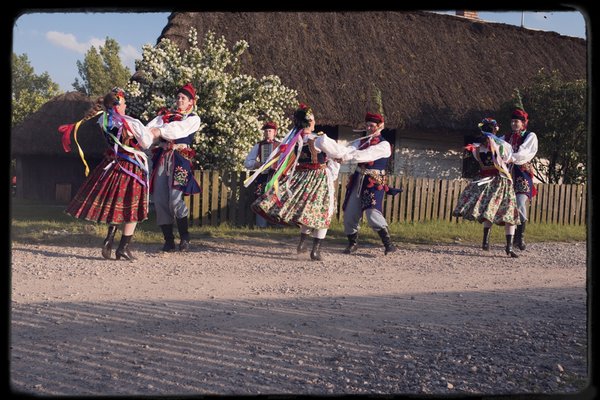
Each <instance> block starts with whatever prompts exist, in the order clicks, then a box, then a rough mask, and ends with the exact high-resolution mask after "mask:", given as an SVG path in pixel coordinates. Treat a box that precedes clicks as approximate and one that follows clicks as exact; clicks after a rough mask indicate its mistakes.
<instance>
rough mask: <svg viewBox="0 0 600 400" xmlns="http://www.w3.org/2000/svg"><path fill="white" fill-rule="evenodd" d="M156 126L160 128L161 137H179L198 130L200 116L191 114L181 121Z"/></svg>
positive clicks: (170, 138)
mask: <svg viewBox="0 0 600 400" xmlns="http://www.w3.org/2000/svg"><path fill="white" fill-rule="evenodd" d="M157 128H158V129H160V137H162V138H163V139H167V140H175V139H181V138H184V137H186V136H189V135H190V134H192V133H194V132H196V131H198V129H199V128H200V117H199V116H197V115H192V116H189V117H187V118H186V119H183V120H181V121H173V122H169V123H168V124H164V125H163V126H161V127H157Z"/></svg>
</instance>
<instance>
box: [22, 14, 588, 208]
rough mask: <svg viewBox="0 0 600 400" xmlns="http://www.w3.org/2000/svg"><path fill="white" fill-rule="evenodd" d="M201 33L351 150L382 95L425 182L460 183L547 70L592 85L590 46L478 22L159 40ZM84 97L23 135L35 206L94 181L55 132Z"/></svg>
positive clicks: (60, 103) (392, 21) (302, 19)
mask: <svg viewBox="0 0 600 400" xmlns="http://www.w3.org/2000/svg"><path fill="white" fill-rule="evenodd" d="M190 27H194V28H196V30H197V31H198V38H199V40H201V39H202V38H203V37H204V35H205V33H206V32H207V31H213V32H215V33H216V34H217V36H224V37H225V38H226V39H227V41H228V42H229V43H230V44H233V43H235V42H236V41H238V40H241V39H243V40H246V41H247V42H248V43H249V49H248V50H247V51H246V52H245V53H244V55H243V60H242V70H241V72H242V73H245V74H250V75H252V76H257V77H260V76H263V75H270V74H275V75H278V76H279V77H280V78H281V79H282V82H283V84H284V85H286V86H288V87H290V88H294V89H296V90H297V91H298V93H299V100H300V101H303V102H305V103H308V104H310V105H311V106H312V107H313V109H314V111H315V116H316V120H317V129H321V130H324V131H326V132H327V133H328V134H329V135H330V136H332V137H334V138H337V139H338V140H339V141H340V142H345V141H349V140H352V139H354V138H356V137H357V136H356V135H357V134H356V133H355V132H353V129H355V128H357V127H358V126H359V125H360V124H361V123H362V122H363V117H364V115H365V112H366V111H368V110H369V111H374V110H375V103H374V99H373V98H374V96H375V93H376V92H377V91H379V92H380V94H381V96H380V98H381V101H382V104H383V112H384V115H385V118H386V128H387V129H386V130H385V131H384V135H385V136H386V137H387V138H388V140H390V141H391V143H393V144H394V153H395V154H394V171H395V173H398V174H407V175H411V176H418V177H445V178H451V179H452V178H460V177H461V176H462V170H463V164H462V157H461V155H462V147H463V145H464V140H465V136H469V135H472V134H473V132H474V130H475V129H476V125H477V122H479V120H481V118H482V117H483V116H488V115H489V114H490V113H492V112H493V111H494V110H497V109H499V108H500V105H501V103H503V102H504V101H506V100H507V99H509V98H510V96H511V93H512V91H513V89H514V88H523V87H525V86H526V85H527V84H528V83H529V82H530V81H531V80H532V78H533V77H534V76H535V75H536V74H537V71H538V70H539V69H540V68H542V67H543V68H545V69H546V70H559V71H560V72H561V73H562V75H563V77H564V78H565V79H567V80H574V79H585V78H586V77H587V68H588V60H587V57H588V53H587V49H588V44H587V41H586V40H584V39H579V38H573V37H567V36H562V35H559V34H557V33H554V32H542V31H533V30H528V29H525V28H521V27H517V26H512V25H506V24H499V23H488V22H485V21H482V20H479V19H477V16H476V13H475V14H474V15H472V16H471V17H470V18H467V17H464V16H454V15H447V14H437V13H432V12H418V11H410V12H401V11H361V12H291V11H286V12H175V13H172V14H171V15H170V17H169V20H168V23H167V25H166V26H165V28H164V29H163V31H162V34H161V36H160V37H159V38H158V39H157V42H158V41H159V40H160V39H162V38H168V39H170V40H172V41H173V42H175V43H176V44H177V45H178V46H179V47H180V48H181V49H182V50H183V49H185V48H186V47H187V35H188V32H189V29H190ZM73 96H74V95H73V94H66V95H64V97H59V98H56V99H54V100H52V101H51V102H49V104H47V105H45V106H44V107H42V109H40V111H39V112H38V113H36V115H34V116H32V118H29V119H28V120H27V121H26V122H25V123H23V124H22V125H21V126H18V127H16V128H15V129H14V130H13V133H12V135H13V139H16V140H13V141H12V142H13V143H15V142H18V143H20V144H21V145H20V146H15V145H14V144H13V148H12V150H13V157H16V158H17V159H18V160H20V162H18V165H20V173H21V174H22V175H23V176H22V177H21V179H20V182H22V183H23V189H22V195H24V196H26V197H36V198H47V197H48V196H55V194H56V191H57V189H56V188H57V185H64V184H71V185H72V186H73V187H74V188H75V187H77V186H78V183H79V184H80V182H81V180H82V179H83V177H82V166H81V162H80V161H78V160H79V159H78V156H77V154H76V151H75V150H74V151H73V154H72V155H70V156H66V155H65V154H64V153H63V152H62V148H61V147H60V140H59V138H58V133H57V131H56V129H57V127H58V125H60V124H62V123H67V122H72V121H74V119H75V118H77V116H80V115H81V112H83V111H80V112H78V113H77V112H70V111H69V107H71V108H74V107H75V105H74V104H73V105H71V103H70V102H71V101H72V100H73V99H72V97H73ZM80 101H81V106H77V107H79V108H78V110H79V109H85V108H86V107H87V105H84V103H85V99H81V100H80ZM65 103H66V104H65ZM65 105H67V106H66V107H65ZM32 121H37V122H32ZM81 136H82V137H83V136H88V135H84V134H82V135H81ZM33 141H35V143H34V142H33ZM23 143H32V145H31V146H22V144H23ZM86 148H87V149H90V147H89V146H86ZM86 154H87V153H86ZM92 155H93V156H100V155H101V150H100V151H98V152H95V153H94V154H90V156H92ZM66 170H68V171H69V172H66ZM70 174H73V175H77V174H79V175H78V176H77V178H74V177H73V176H70ZM61 187H62V186H61Z"/></svg>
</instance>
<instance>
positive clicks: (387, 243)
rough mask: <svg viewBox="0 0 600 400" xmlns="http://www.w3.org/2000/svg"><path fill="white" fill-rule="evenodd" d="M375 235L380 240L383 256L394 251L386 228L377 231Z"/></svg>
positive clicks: (394, 247) (394, 248)
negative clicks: (383, 250) (383, 249)
mask: <svg viewBox="0 0 600 400" xmlns="http://www.w3.org/2000/svg"><path fill="white" fill-rule="evenodd" d="M377 234H378V235H379V237H380V238H381V242H382V243H383V247H384V248H385V252H384V254H385V255H387V254H388V253H392V252H394V251H396V246H394V244H393V243H392V238H391V237H390V232H389V231H388V229H387V228H383V229H380V230H378V231H377Z"/></svg>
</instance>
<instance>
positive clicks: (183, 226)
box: [177, 217, 190, 251]
mask: <svg viewBox="0 0 600 400" xmlns="http://www.w3.org/2000/svg"><path fill="white" fill-rule="evenodd" d="M177 230H178V231H179V251H188V250H189V249H190V232H189V231H188V217H183V218H177Z"/></svg>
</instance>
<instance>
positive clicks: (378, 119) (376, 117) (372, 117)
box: [365, 112, 383, 124]
mask: <svg viewBox="0 0 600 400" xmlns="http://www.w3.org/2000/svg"><path fill="white" fill-rule="evenodd" d="M365 122H375V123H376V124H381V123H382V122H383V116H382V115H380V114H374V113H370V112H368V113H367V115H366V116H365Z"/></svg>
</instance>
